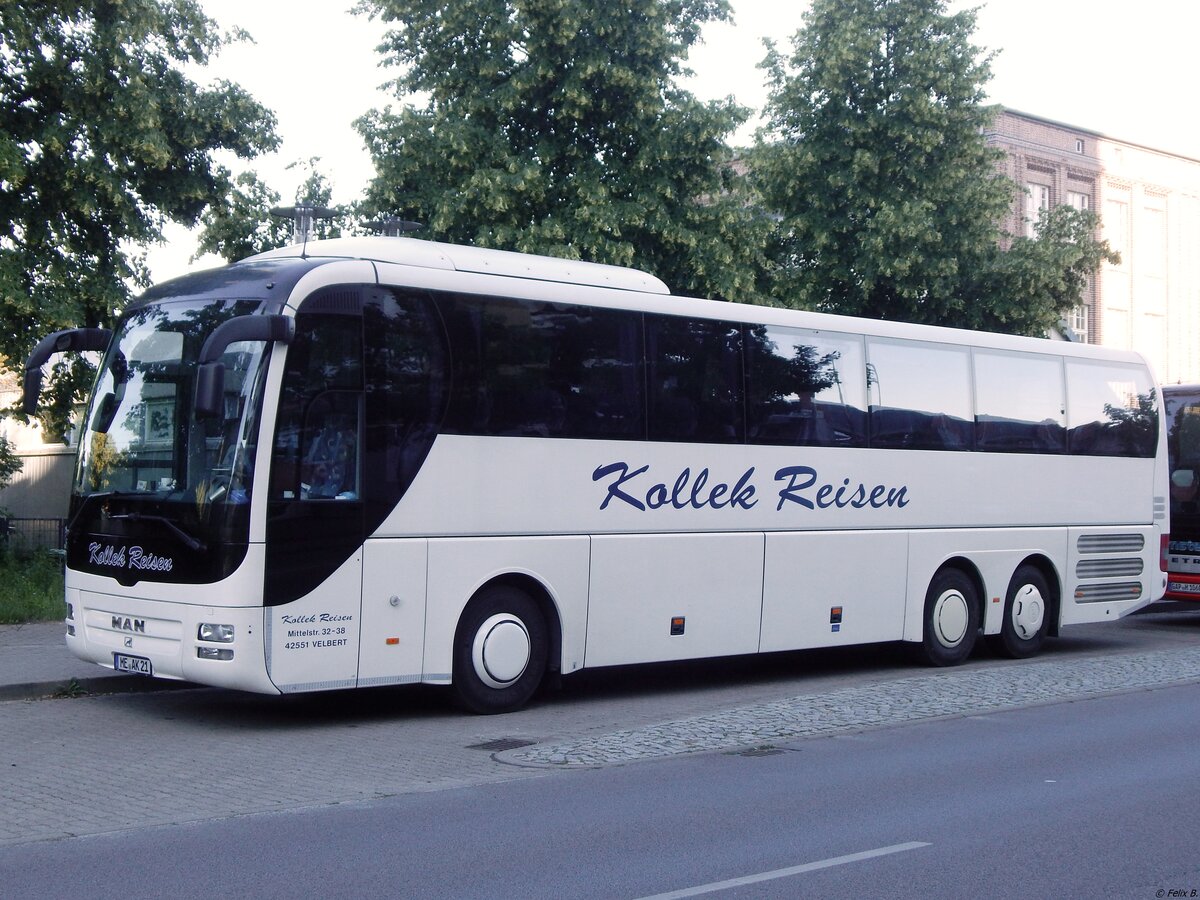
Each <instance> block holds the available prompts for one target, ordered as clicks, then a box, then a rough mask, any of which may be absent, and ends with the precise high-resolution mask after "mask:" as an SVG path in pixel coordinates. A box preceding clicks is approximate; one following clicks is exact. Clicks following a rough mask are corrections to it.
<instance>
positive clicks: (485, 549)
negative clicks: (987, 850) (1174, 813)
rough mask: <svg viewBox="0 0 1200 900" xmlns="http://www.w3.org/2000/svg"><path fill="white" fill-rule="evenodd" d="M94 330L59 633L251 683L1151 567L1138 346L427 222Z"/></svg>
mask: <svg viewBox="0 0 1200 900" xmlns="http://www.w3.org/2000/svg"><path fill="white" fill-rule="evenodd" d="M71 350H103V359H102V362H101V364H100V369H99V374H98V378H97V382H96V386H95V390H94V393H93V396H92V399H91V402H90V406H89V409H88V411H87V416H86V420H85V421H84V423H83V430H82V435H81V439H80V442H79V443H80V450H79V461H78V468H77V475H76V478H75V483H74V489H73V493H72V498H71V511H70V520H69V526H68V536H67V574H66V601H67V620H66V626H67V637H66V640H67V644H68V646H69V647H70V649H71V650H72V651H73V652H74V653H75V654H76V655H77V656H79V657H81V658H83V659H86V660H91V661H93V662H96V663H98V664H100V665H103V666H107V667H112V668H116V669H118V670H122V671H127V672H133V673H140V674H143V675H152V676H155V677H160V678H168V679H185V680H187V681H191V682H196V683H200V684H209V685H221V686H226V687H232V688H240V689H244V690H249V691H258V692H263V693H290V692H298V691H315V690H326V689H339V688H351V687H363V686H369V685H388V684H406V683H415V682H425V683H432V684H450V685H453V688H454V691H455V693H456V694H457V695H458V697H459V698H460V700H461V701H462V702H463V703H464V704H465V705H466V706H467V707H468V708H470V709H473V710H476V711H480V712H499V711H505V710H511V709H514V708H517V707H519V706H521V705H522V704H524V703H525V702H526V701H527V700H528V699H529V698H530V696H531V695H532V694H533V692H534V691H535V690H536V689H537V687H538V685H539V683H540V682H541V681H542V680H543V678H544V676H545V675H546V674H547V673H548V672H557V673H562V674H569V673H572V672H576V671H578V670H580V669H582V668H585V667H597V666H612V665H623V664H630V663H645V662H652V661H662V660H682V659H697V658H705V657H715V656H724V655H733V654H751V653H765V652H770V651H781V650H793V649H798V648H811V647H831V646H845V645H852V644H866V643H871V642H881V641H907V642H910V643H911V644H912V645H913V646H914V648H915V649H917V650H918V652H919V654H920V655H922V656H924V658H925V659H927V660H928V661H929V662H930V663H933V664H935V665H951V664H955V663H959V662H961V661H963V660H964V659H966V658H967V657H968V655H969V654H970V653H971V652H972V649H973V648H974V647H975V645H976V642H977V639H978V638H979V637H981V636H986V637H987V638H988V639H989V640H990V641H991V642H993V643H994V644H995V645H996V646H997V647H998V648H999V649H1000V650H1001V651H1002V652H1005V653H1007V654H1009V655H1011V656H1017V657H1021V656H1028V655H1030V654H1033V653H1035V652H1036V651H1037V650H1038V649H1039V648H1040V647H1041V645H1042V643H1043V639H1044V638H1045V637H1046V636H1047V635H1054V634H1057V633H1058V632H1059V629H1060V628H1062V627H1063V626H1066V625H1072V624H1076V623H1083V622H1100V621H1107V620H1115V619H1117V618H1119V617H1121V616H1123V615H1125V614H1127V613H1130V612H1132V611H1134V610H1136V609H1138V608H1139V607H1142V606H1144V605H1146V604H1148V603H1150V602H1151V601H1153V600H1156V599H1158V598H1159V597H1161V596H1162V594H1163V591H1164V589H1165V575H1164V565H1163V556H1164V549H1163V548H1164V547H1165V543H1166V540H1167V509H1166V497H1167V495H1168V490H1167V488H1168V474H1167V454H1166V443H1165V437H1164V433H1163V426H1162V422H1163V415H1162V411H1161V405H1160V399H1159V397H1158V392H1157V391H1156V389H1155V386H1154V384H1155V383H1154V380H1153V377H1152V375H1151V373H1150V371H1149V369H1148V368H1147V366H1146V364H1145V362H1144V361H1143V360H1142V359H1141V358H1140V357H1138V356H1137V355H1135V354H1132V353H1125V352H1116V351H1112V350H1106V349H1102V348H1098V347H1094V346H1082V345H1074V344H1069V343H1060V342H1053V341H1047V340H1038V339H1026V338H1014V337H1008V336H1002V335H996V334H983V333H971V332H965V331H956V330H950V329H942V328H931V327H919V326H912V325H906V324H900V323H895V322H880V321H865V320H856V319H851V318H842V317H836V316H829V315H820V314H812V313H804V312H796V311H792V310H783V309H774V308H764V307H756V306H748V305H741V304H727V303H719V302H713V301H705V300H695V299H687V298H683V297H676V296H671V295H670V294H669V292H668V290H667V288H666V287H665V285H663V284H662V282H660V281H659V280H658V279H656V278H654V277H653V276H650V275H647V274H645V273H642V272H638V271H635V270H631V269H622V268H616V267H610V266H601V265H595V264H588V263H581V262H571V261H566V260H559V259H550V258H544V257H537V256H526V255H521V254H516V253H507V252H500V251H492V250H482V249H478V248H469V247H457V246H449V245H445V244H438V243H433V242H429V241H420V240H413V239H406V238H367V239H345V240H336V241H326V242H316V243H309V244H308V245H307V246H306V247H305V248H301V247H299V246H297V247H292V248H288V249H283V250H278V251H272V252H270V253H266V254H262V255H259V256H256V257H253V258H251V259H248V260H245V261H243V262H239V263H236V264H234V265H230V266H227V267H225V268H221V269H217V270H213V271H207V272H199V273H196V274H193V275H190V276H186V277H183V278H180V279H177V280H174V281H171V282H168V283H166V284H163V285H161V286H159V287H157V288H155V289H153V290H151V291H150V292H148V293H147V294H145V295H144V296H143V297H141V298H140V299H139V301H138V302H136V303H135V304H133V305H132V306H131V307H130V308H129V309H128V310H127V311H126V312H125V314H124V315H123V316H122V318H121V320H120V322H119V323H118V325H117V326H116V329H115V331H114V332H112V333H111V334H110V333H109V332H107V331H105V330H99V329H76V330H70V331H65V332H60V333H57V334H55V335H51V336H50V337H48V338H46V339H45V340H43V341H42V342H41V343H40V344H39V346H38V348H37V349H36V350H35V351H34V353H33V355H32V356H31V357H30V360H29V366H28V370H27V373H26V403H27V404H30V403H35V402H36V397H37V393H38V390H39V389H40V379H41V368H42V364H43V363H44V362H45V361H46V360H47V359H48V358H49V357H50V356H52V355H53V354H55V353H56V352H61V351H71Z"/></svg>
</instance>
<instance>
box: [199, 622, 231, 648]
mask: <svg viewBox="0 0 1200 900" xmlns="http://www.w3.org/2000/svg"><path fill="white" fill-rule="evenodd" d="M196 638H197V639H198V640H201V641H211V642H213V643H217V644H231V643H233V626H232V625H213V624H211V623H209V622H201V623H200V627H199V628H198V629H196Z"/></svg>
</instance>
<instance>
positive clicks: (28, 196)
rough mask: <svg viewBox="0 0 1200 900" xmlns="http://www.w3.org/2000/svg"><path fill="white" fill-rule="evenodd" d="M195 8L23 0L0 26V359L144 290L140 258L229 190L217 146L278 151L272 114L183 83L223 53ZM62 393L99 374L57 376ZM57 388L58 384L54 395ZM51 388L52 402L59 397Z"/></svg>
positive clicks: (126, 0)
mask: <svg viewBox="0 0 1200 900" xmlns="http://www.w3.org/2000/svg"><path fill="white" fill-rule="evenodd" d="M226 40H227V39H226V38H225V37H223V36H221V35H220V34H218V32H217V30H216V25H215V23H213V22H212V21H211V20H210V19H208V18H206V17H205V16H204V15H203V13H202V12H201V9H200V6H199V4H198V3H197V2H194V0H66V2H63V0H59V2H53V3H52V2H47V0H23V2H21V3H15V4H14V3H7V4H5V6H4V11H3V15H0V322H2V323H3V327H0V355H2V356H3V358H4V359H5V360H6V361H7V363H6V364H7V365H8V366H10V367H14V366H17V365H19V363H20V361H21V360H23V359H24V357H25V355H26V354H27V352H28V351H29V349H30V348H31V347H32V345H33V343H34V342H35V341H36V340H37V339H38V338H40V337H42V336H44V335H45V334H46V333H48V332H50V331H53V330H55V329H58V328H63V327H72V326H77V325H103V324H106V323H108V322H109V321H110V320H111V318H112V317H113V315H114V313H115V312H116V311H117V310H118V309H119V308H120V307H121V306H122V304H123V303H125V302H126V300H127V299H128V296H129V291H130V285H131V283H139V282H142V283H144V281H145V272H144V267H143V266H142V265H141V264H140V262H139V257H138V256H137V255H136V253H137V251H136V249H135V248H137V247H139V246H141V247H144V246H145V245H146V244H148V243H151V242H153V241H155V240H158V239H160V237H161V228H162V225H163V224H164V223H165V222H166V221H168V220H171V221H177V222H181V223H184V224H188V225H190V224H192V223H194V222H195V221H196V219H197V218H198V217H199V216H200V214H201V212H202V211H203V210H204V208H205V207H206V206H207V205H208V204H209V203H212V202H213V201H214V200H216V199H217V198H219V197H221V196H222V195H223V194H224V193H225V191H226V190H227V188H228V185H229V175H228V172H227V171H226V170H225V169H224V168H222V167H221V166H219V165H217V164H216V163H214V161H213V156H212V154H213V153H214V152H215V151H217V150H228V151H232V152H234V153H235V154H237V155H238V156H240V157H243V158H248V157H251V156H254V155H255V154H257V153H259V152H261V151H263V150H266V149H270V148H272V147H274V146H275V144H276V143H277V139H276V137H275V132H274V129H275V119H274V116H273V114H272V113H271V112H270V111H268V110H267V109H266V108H264V107H263V106H261V105H260V104H259V103H257V102H256V101H254V100H253V99H252V98H251V97H250V96H249V94H247V93H246V92H245V91H244V90H242V89H241V88H239V87H237V86H235V85H232V84H229V83H227V82H218V83H216V84H215V85H213V86H210V87H202V86H200V85H198V84H196V83H195V82H193V81H191V80H190V79H189V78H188V77H187V76H186V75H185V74H184V72H183V66H184V65H185V64H189V63H196V64H201V65H203V64H205V63H207V62H208V60H209V59H210V57H211V56H212V55H213V54H214V53H215V52H216V51H217V50H218V49H219V48H220V47H221V46H223V44H224V43H225V42H226ZM58 373H59V375H60V376H63V377H62V378H60V384H59V393H60V394H62V395H63V396H64V397H66V398H67V400H66V402H68V403H69V399H70V397H71V396H72V395H73V394H74V393H75V390H76V388H78V387H79V385H80V383H81V382H85V381H86V379H87V378H88V377H89V376H88V373H87V371H86V367H83V368H82V369H81V367H80V366H78V365H74V366H60V367H58ZM52 388H53V386H52ZM53 393H54V392H53V389H52V391H51V394H53Z"/></svg>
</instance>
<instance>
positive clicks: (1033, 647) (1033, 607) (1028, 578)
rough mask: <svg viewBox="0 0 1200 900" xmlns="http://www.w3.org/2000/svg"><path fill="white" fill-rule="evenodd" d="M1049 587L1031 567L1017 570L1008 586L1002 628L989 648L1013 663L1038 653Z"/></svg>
mask: <svg viewBox="0 0 1200 900" xmlns="http://www.w3.org/2000/svg"><path fill="white" fill-rule="evenodd" d="M1050 603H1051V593H1050V586H1049V585H1048V584H1047V583H1046V576H1045V575H1043V574H1042V573H1041V571H1040V570H1039V569H1037V568H1035V567H1034V566H1029V565H1024V566H1021V567H1020V568H1018V569H1017V571H1016V573H1015V574H1014V575H1013V577H1012V581H1010V582H1009V584H1008V597H1007V598H1006V599H1005V601H1004V624H1003V625H1001V626H1000V633H999V634H998V635H996V639H995V640H994V641H993V646H994V647H995V648H996V649H997V650H999V651H1000V652H1001V653H1003V654H1005V655H1006V656H1010V657H1012V658H1013V659H1024V658H1025V657H1027V656H1033V655H1034V654H1035V653H1037V652H1038V651H1039V650H1041V649H1042V643H1043V642H1044V641H1045V640H1046V631H1047V629H1048V628H1049V625H1050Z"/></svg>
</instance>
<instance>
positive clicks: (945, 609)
mask: <svg viewBox="0 0 1200 900" xmlns="http://www.w3.org/2000/svg"><path fill="white" fill-rule="evenodd" d="M923 632H924V633H923V635H922V640H921V658H922V660H924V661H925V662H926V663H928V664H929V665H931V666H957V665H958V664H959V663H962V662H965V661H966V659H967V657H969V656H970V655H971V651H972V650H974V649H975V640H976V638H977V637H978V635H979V592H978V591H977V590H976V589H975V582H973V581H972V580H971V579H970V578H968V577H967V575H966V574H965V573H964V572H962V571H961V570H960V569H943V570H942V571H940V572H938V573H937V575H935V576H934V579H933V581H932V582H931V583H930V585H929V590H928V592H926V594H925V618H924V628H923Z"/></svg>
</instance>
